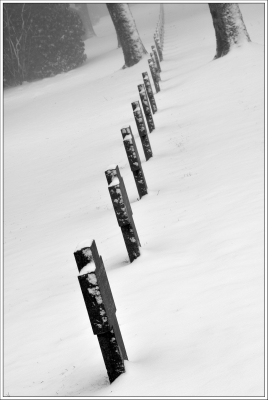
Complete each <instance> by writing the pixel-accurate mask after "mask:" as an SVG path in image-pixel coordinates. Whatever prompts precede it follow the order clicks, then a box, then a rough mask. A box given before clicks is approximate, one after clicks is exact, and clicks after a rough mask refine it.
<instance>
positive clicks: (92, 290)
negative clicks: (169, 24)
mask: <svg viewBox="0 0 268 400" xmlns="http://www.w3.org/2000/svg"><path fill="white" fill-rule="evenodd" d="M163 24H164V8H163V5H162V4H161V5H160V13H159V19H158V23H157V29H156V32H155V34H154V42H155V46H152V52H151V53H150V56H151V58H150V59H149V60H148V64H149V68H150V71H151V75H152V79H153V82H154V86H155V91H156V93H158V92H159V91H160V85H159V81H160V80H161V78H160V72H161V67H160V62H161V61H163V52H162V51H163V35H164V28H163ZM142 78H143V84H139V85H138V92H139V97H140V101H139V100H138V101H134V102H133V103H131V106H132V110H133V116H134V119H135V121H136V126H137V129H138V133H139V137H140V139H141V144H142V147H143V151H144V155H145V159H146V161H148V160H149V159H150V158H151V157H153V152H152V148H151V144H150V140H149V136H148V131H149V133H151V132H152V131H153V130H154V129H155V124H154V120H153V114H155V113H156V112H157V105H156V101H155V97H154V93H153V89H152V86H151V82H150V78H149V75H148V73H147V72H143V73H142ZM141 107H142V108H141ZM144 116H145V118H144ZM145 119H146V123H147V126H146V123H145ZM147 127H148V129H147ZM121 134H122V138H123V143H124V147H125V150H126V154H127V158H128V161H129V165H130V169H131V171H132V173H133V177H134V181H135V184H136V187H137V191H138V194H139V197H140V198H142V197H143V196H145V195H146V194H147V193H148V187H147V183H146V180H145V176H144V172H143V169H142V165H141V160H140V157H139V153H138V149H137V146H136V142H135V139H134V136H133V133H132V130H131V127H130V126H128V127H125V128H122V129H121ZM105 176H106V179H107V183H108V190H109V193H110V197H111V201H112V204H113V207H114V211H115V215H116V219H117V222H118V225H119V227H120V229H121V231H122V236H123V239H124V242H125V245H126V249H127V252H128V256H129V260H130V262H131V263H132V262H133V261H134V260H135V259H136V258H138V257H139V256H140V246H141V244H140V240H139V237H138V233H137V229H136V226H135V223H134V219H133V212H132V209H131V205H130V202H129V199H128V195H127V192H126V188H125V184H124V180H123V178H122V176H121V174H120V171H119V168H118V166H117V165H112V166H110V167H109V168H108V169H107V170H106V171H105ZM74 257H75V260H76V264H77V268H78V271H79V275H78V281H79V284H80V288H81V291H82V294H83V298H84V301H85V305H86V309H87V312H88V316H89V320H90V323H91V326H92V330H93V334H94V335H96V336H97V338H98V341H99V345H100V348H101V352H102V356H103V359H104V363H105V366H106V369H107V373H108V377H109V380H110V383H112V382H113V381H114V380H115V379H116V378H117V377H118V376H119V375H121V374H122V373H123V372H125V365H124V360H127V359H128V357H127V353H126V349H125V346H124V342H123V339H122V335H121V332H120V328H119V325H118V321H117V318H116V307H115V303H114V299H113V295H112V292H111V288H110V285H109V281H108V278H107V274H106V271H105V267H104V264H103V260H102V257H101V256H100V255H99V253H98V250H97V246H96V243H95V241H94V240H93V241H92V242H90V243H86V244H85V243H84V244H82V245H80V246H78V247H77V249H76V251H75V253H74Z"/></svg>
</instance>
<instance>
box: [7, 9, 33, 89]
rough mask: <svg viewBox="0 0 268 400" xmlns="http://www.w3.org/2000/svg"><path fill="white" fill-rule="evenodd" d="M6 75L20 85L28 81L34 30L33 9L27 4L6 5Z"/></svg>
mask: <svg viewBox="0 0 268 400" xmlns="http://www.w3.org/2000/svg"><path fill="white" fill-rule="evenodd" d="M3 11H4V18H3V28H4V54H3V56H4V57H3V61H4V72H5V74H4V75H10V76H12V80H13V81H14V82H16V83H18V84H20V85H21V84H22V82H23V81H24V80H25V79H26V77H27V73H28V64H29V57H28V56H29V51H27V47H28V36H29V31H30V30H31V28H32V24H31V8H29V7H28V8H27V10H26V4H25V3H22V4H19V5H18V7H16V4H15V5H13V4H12V5H5V4H4V8H3Z"/></svg>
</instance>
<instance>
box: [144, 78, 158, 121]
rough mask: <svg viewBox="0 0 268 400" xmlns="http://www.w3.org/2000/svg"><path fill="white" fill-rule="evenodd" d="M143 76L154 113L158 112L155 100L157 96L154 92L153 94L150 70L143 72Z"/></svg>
mask: <svg viewBox="0 0 268 400" xmlns="http://www.w3.org/2000/svg"><path fill="white" fill-rule="evenodd" d="M142 77H143V82H144V85H145V87H146V91H147V94H148V97H149V101H150V104H151V108H152V112H153V114H155V113H156V112H157V106H156V102H155V98H154V94H153V89H152V86H151V82H150V78H149V75H148V72H143V73H142Z"/></svg>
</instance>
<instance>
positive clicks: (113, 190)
mask: <svg viewBox="0 0 268 400" xmlns="http://www.w3.org/2000/svg"><path fill="white" fill-rule="evenodd" d="M105 175H106V179H107V182H108V185H109V186H108V190H109V193H110V196H111V200H112V203H113V207H114V211H115V215H116V218H117V222H118V225H119V226H120V228H121V231H122V235H123V238H124V241H125V245H126V248H127V252H128V256H129V260H130V262H131V263H132V262H133V261H134V260H135V259H136V258H138V257H139V256H140V248H139V247H140V240H139V237H138V233H137V230H136V226H135V223H134V220H133V217H132V214H133V213H132V209H131V206H130V202H129V199H128V195H127V191H126V188H125V184H124V181H123V178H122V177H121V174H120V171H119V168H118V166H116V165H113V166H111V167H110V168H109V169H108V170H107V171H105Z"/></svg>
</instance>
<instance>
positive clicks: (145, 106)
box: [138, 84, 155, 132]
mask: <svg viewBox="0 0 268 400" xmlns="http://www.w3.org/2000/svg"><path fill="white" fill-rule="evenodd" d="M138 91H139V94H140V99H141V104H142V108H143V112H144V115H145V118H146V121H147V125H148V128H149V132H152V131H153V130H154V129H155V125H154V120H153V116H152V113H151V108H150V103H149V100H148V97H147V93H146V90H145V86H144V85H143V84H141V85H138Z"/></svg>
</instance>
